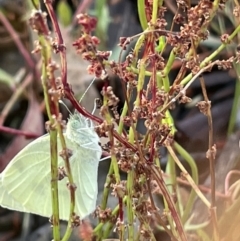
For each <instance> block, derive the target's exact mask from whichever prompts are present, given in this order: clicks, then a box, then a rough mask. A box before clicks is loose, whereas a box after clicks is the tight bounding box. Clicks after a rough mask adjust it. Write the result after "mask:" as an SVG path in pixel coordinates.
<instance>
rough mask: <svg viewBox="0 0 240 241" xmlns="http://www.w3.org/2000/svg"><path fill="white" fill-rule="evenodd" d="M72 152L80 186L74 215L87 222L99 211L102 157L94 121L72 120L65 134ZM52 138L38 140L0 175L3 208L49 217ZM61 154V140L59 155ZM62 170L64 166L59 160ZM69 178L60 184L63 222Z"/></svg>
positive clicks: (78, 117)
mask: <svg viewBox="0 0 240 241" xmlns="http://www.w3.org/2000/svg"><path fill="white" fill-rule="evenodd" d="M64 136H65V140H66V144H67V147H68V148H69V149H71V150H72V152H73V153H72V156H71V157H70V165H71V170H72V174H73V178H74V182H75V184H76V186H77V189H76V193H75V194H76V206H75V213H76V214H77V215H79V216H80V218H81V219H83V218H85V217H86V216H87V215H89V214H90V213H91V212H93V211H94V209H95V207H96V200H97V192H98V185H97V175H98V164H99V161H100V157H101V154H102V150H101V147H100V146H99V144H98V142H99V137H98V135H97V133H96V132H95V131H94V129H93V123H92V121H91V120H89V119H87V118H85V117H84V116H82V115H81V114H78V113H75V114H74V115H71V116H70V119H69V121H68V123H67V128H66V132H65V133H64ZM49 141H50V136H49V134H47V135H44V136H41V137H39V138H38V139H36V140H34V141H33V142H31V143H30V144H29V145H27V146H26V147H25V148H24V149H23V150H21V151H20V152H19V153H18V154H17V155H16V156H15V157H14V158H13V160H12V161H11V162H10V163H9V164H8V166H7V167H6V169H5V170H4V171H3V172H2V173H1V174H0V205H1V206H3V207H6V208H8V209H13V210H17V211H22V212H28V213H34V214H38V215H41V216H46V217H50V216H51V215H52V204H51V187H50V182H51V174H50V165H51V163H50V142H49ZM60 150H62V147H61V144H60V141H59V140H58V151H60ZM59 166H64V162H63V159H62V158H61V157H59ZM67 181H68V180H67V178H64V179H63V180H61V181H59V182H58V188H59V191H58V193H59V214H60V219H62V220H68V218H69V206H70V193H69V190H68V188H67Z"/></svg>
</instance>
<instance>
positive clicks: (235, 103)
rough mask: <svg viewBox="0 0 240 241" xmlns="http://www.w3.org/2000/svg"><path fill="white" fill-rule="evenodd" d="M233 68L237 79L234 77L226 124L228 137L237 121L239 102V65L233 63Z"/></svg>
mask: <svg viewBox="0 0 240 241" xmlns="http://www.w3.org/2000/svg"><path fill="white" fill-rule="evenodd" d="M233 66H234V69H235V71H236V73H237V77H236V85H235V92H234V98H233V104H232V110H231V114H230V119H229V124H228V131H227V134H228V136H230V135H231V134H232V133H233V130H234V127H235V124H236V119H237V112H238V109H239V100H240V64H239V63H234V64H233Z"/></svg>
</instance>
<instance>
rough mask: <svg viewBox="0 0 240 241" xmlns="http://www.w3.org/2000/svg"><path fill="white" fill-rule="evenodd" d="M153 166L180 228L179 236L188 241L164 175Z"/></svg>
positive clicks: (183, 240)
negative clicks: (163, 177)
mask: <svg viewBox="0 0 240 241" xmlns="http://www.w3.org/2000/svg"><path fill="white" fill-rule="evenodd" d="M150 168H151V172H152V174H153V175H154V177H155V180H156V181H157V183H158V185H159V187H160V189H161V191H162V194H163V196H164V198H165V199H166V201H167V204H168V207H169V210H170V212H171V215H172V217H173V220H174V222H175V224H176V229H177V230H178V233H179V236H180V239H181V240H182V241H187V237H186V234H185V232H184V229H183V225H182V223H181V220H180V217H179V215H178V213H177V210H176V208H175V205H174V202H173V200H172V198H171V196H170V194H169V192H168V190H167V187H166V184H165V182H164V180H163V179H162V177H161V176H160V175H159V171H158V170H157V169H156V168H155V167H154V166H153V165H151V166H150Z"/></svg>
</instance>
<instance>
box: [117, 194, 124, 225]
mask: <svg viewBox="0 0 240 241" xmlns="http://www.w3.org/2000/svg"><path fill="white" fill-rule="evenodd" d="M118 203H119V219H120V222H121V223H122V222H123V199H122V198H121V197H120V198H118Z"/></svg>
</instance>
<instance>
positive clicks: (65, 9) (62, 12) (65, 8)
mask: <svg viewBox="0 0 240 241" xmlns="http://www.w3.org/2000/svg"><path fill="white" fill-rule="evenodd" d="M57 15H58V18H59V21H60V23H61V24H62V25H63V26H65V27H66V26H68V25H69V24H70V23H71V20H72V11H71V9H70V7H69V5H68V4H67V3H66V1H64V0H62V1H60V2H59V4H58V5H57Z"/></svg>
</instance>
